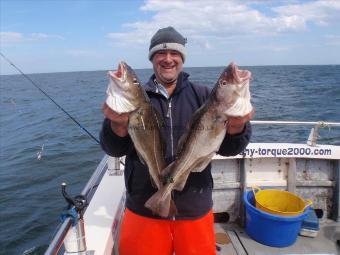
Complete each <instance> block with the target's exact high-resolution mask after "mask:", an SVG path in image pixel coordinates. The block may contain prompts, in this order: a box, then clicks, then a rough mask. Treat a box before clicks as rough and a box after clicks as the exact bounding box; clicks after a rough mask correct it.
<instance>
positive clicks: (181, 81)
mask: <svg viewBox="0 0 340 255" xmlns="http://www.w3.org/2000/svg"><path fill="white" fill-rule="evenodd" d="M188 77H189V74H188V73H186V72H180V73H179V75H178V79H177V84H176V88H175V90H174V92H173V94H172V95H175V94H177V93H179V92H180V91H181V90H182V89H183V88H185V87H186V86H187V80H188ZM155 79H156V76H155V74H153V75H152V76H151V77H150V79H149V81H148V82H147V83H146V84H145V86H144V88H145V90H146V91H147V92H152V93H156V94H161V93H160V92H157V87H156V84H155V82H154V81H155Z"/></svg>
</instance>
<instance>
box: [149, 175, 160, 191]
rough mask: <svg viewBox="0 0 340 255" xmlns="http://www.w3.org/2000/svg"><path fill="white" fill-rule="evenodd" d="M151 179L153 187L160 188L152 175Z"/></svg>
mask: <svg viewBox="0 0 340 255" xmlns="http://www.w3.org/2000/svg"><path fill="white" fill-rule="evenodd" d="M150 181H151V185H152V187H154V188H155V189H159V187H158V186H157V184H156V182H155V181H154V179H153V178H152V176H151V175H150Z"/></svg>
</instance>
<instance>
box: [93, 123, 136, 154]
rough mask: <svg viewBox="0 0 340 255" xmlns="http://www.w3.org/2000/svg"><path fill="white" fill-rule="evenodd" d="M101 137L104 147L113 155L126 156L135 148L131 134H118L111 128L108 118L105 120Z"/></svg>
mask: <svg viewBox="0 0 340 255" xmlns="http://www.w3.org/2000/svg"><path fill="white" fill-rule="evenodd" d="M99 138H100V146H101V147H102V149H103V150H104V151H105V152H106V154H108V155H110V156H112V157H121V156H124V155H126V154H127V153H128V152H129V151H130V150H132V149H133V143H132V140H131V138H130V136H129V135H127V136H126V137H120V136H118V135H116V134H115V133H114V132H113V131H112V129H111V125H110V120H109V119H106V118H105V119H104V121H103V126H102V130H101V131H100V135H99Z"/></svg>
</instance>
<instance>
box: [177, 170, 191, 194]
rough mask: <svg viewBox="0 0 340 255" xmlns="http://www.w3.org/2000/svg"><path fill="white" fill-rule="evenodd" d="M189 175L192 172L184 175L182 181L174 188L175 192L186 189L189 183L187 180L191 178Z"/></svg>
mask: <svg viewBox="0 0 340 255" xmlns="http://www.w3.org/2000/svg"><path fill="white" fill-rule="evenodd" d="M189 174H190V171H187V172H185V173H184V174H182V176H181V177H180V178H179V179H178V180H180V181H179V182H177V183H176V184H175V186H174V189H175V190H178V191H181V190H183V189H184V186H185V184H186V183H187V179H188V177H189Z"/></svg>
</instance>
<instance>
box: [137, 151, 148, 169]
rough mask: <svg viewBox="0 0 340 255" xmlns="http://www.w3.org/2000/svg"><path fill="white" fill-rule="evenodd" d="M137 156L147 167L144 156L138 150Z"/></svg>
mask: <svg viewBox="0 0 340 255" xmlns="http://www.w3.org/2000/svg"><path fill="white" fill-rule="evenodd" d="M136 153H137V156H138V158H139V161H140V162H142V164H143V165H145V166H147V164H146V162H145V160H144V159H143V157H142V155H140V153H139V152H138V151H137V150H136Z"/></svg>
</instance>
